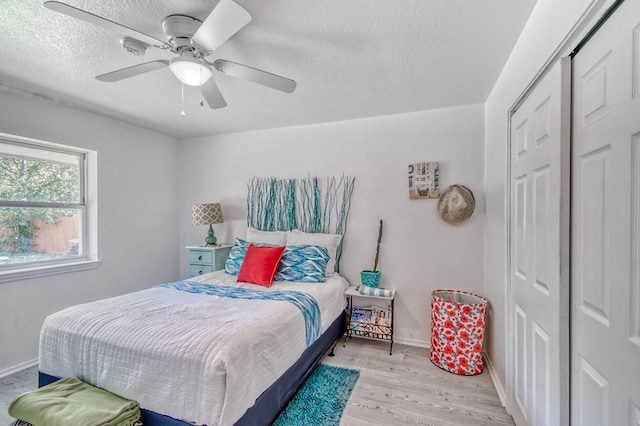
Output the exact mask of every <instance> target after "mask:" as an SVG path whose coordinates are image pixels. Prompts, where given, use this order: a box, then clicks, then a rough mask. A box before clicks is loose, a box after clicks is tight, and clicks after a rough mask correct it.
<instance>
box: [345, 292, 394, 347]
mask: <svg viewBox="0 0 640 426" xmlns="http://www.w3.org/2000/svg"><path fill="white" fill-rule="evenodd" d="M359 290H360V286H359V285H358V286H356V285H352V286H351V287H349V288H348V289H347V291H345V293H344V294H345V296H346V298H347V332H346V335H345V337H344V346H346V345H347V339H348V338H349V337H361V338H363V339H371V340H380V341H383V342H389V344H390V345H389V355H391V353H392V351H393V301H394V299H395V297H396V292H395V290H394V291H393V293H392V294H391V296H389V297H384V296H370V295H368V294H360V291H359ZM354 297H357V298H362V300H361V303H371V305H365V306H361V305H359V306H357V307H356V306H353V298H354ZM363 301H364V302H363Z"/></svg>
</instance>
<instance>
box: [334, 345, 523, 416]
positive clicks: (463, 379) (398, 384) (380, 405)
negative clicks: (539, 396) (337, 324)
mask: <svg viewBox="0 0 640 426" xmlns="http://www.w3.org/2000/svg"><path fill="white" fill-rule="evenodd" d="M335 353H336V356H335V357H333V358H331V357H326V358H325V359H324V360H323V362H324V363H327V364H331V365H336V366H340V367H347V368H355V369H356V370H359V371H360V378H359V379H358V383H357V384H356V387H355V389H354V390H353V393H352V394H351V398H349V403H348V404H347V408H346V409H345V411H344V414H343V416H342V421H341V422H340V425H341V426H359V425H363V426H364V425H387V426H388V425H434V426H436V425H437V426H448V425H474V426H475V425H477V426H481V425H513V424H514V423H513V420H512V418H511V416H510V415H509V414H507V411H506V410H505V409H504V407H502V404H500V399H499V398H498V394H497V393H496V389H495V387H494V385H493V382H492V381H491V376H490V375H489V372H488V371H486V370H485V372H483V373H482V374H479V375H477V376H459V375H457V374H452V373H449V372H447V371H444V370H441V369H440V368H438V367H436V366H435V365H433V363H431V361H430V360H429V350H428V349H426V348H417V347H413V346H404V345H394V347H393V355H391V356H390V355H389V345H388V344H386V343H382V342H373V341H370V340H363V339H351V340H349V341H348V342H347V346H346V347H343V346H342V344H339V345H338V346H337V347H336V351H335Z"/></svg>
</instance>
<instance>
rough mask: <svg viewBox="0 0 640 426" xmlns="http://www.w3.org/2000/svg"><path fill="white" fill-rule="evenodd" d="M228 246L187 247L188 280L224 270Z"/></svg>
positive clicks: (229, 247) (229, 249)
mask: <svg viewBox="0 0 640 426" xmlns="http://www.w3.org/2000/svg"><path fill="white" fill-rule="evenodd" d="M231 247H232V246H230V245H220V246H188V247H187V250H188V251H189V278H193V277H197V276H198V275H202V274H207V273H209V272H213V271H218V270H220V269H224V264H225V262H226V261H227V257H228V256H229V252H230V251H231Z"/></svg>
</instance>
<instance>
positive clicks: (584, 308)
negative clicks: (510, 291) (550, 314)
mask: <svg viewBox="0 0 640 426" xmlns="http://www.w3.org/2000/svg"><path fill="white" fill-rule="evenodd" d="M573 66H574V68H573V79H574V112H573V132H574V134H573V154H572V155H573V171H572V177H573V213H572V216H573V225H572V230H573V238H572V260H573V262H572V265H573V266H572V281H573V284H572V311H571V315H572V325H571V327H572V329H571V331H572V348H571V359H572V376H571V380H572V387H571V389H572V393H571V395H572V396H571V419H572V424H574V425H580V426H588V425H597V426H606V425H611V426H618V425H638V424H640V0H627V1H626V2H624V3H623V4H622V5H621V6H620V8H619V9H618V10H617V11H616V12H615V13H614V14H613V15H612V16H611V18H609V20H608V21H607V22H606V23H605V24H604V25H603V27H602V28H600V30H599V31H598V32H597V33H596V34H595V35H594V37H593V38H592V39H591V40H589V41H588V42H587V43H586V45H585V46H584V47H583V48H582V50H580V51H579V52H578V53H577V55H576V56H575V57H574V63H573Z"/></svg>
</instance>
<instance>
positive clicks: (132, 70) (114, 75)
mask: <svg viewBox="0 0 640 426" xmlns="http://www.w3.org/2000/svg"><path fill="white" fill-rule="evenodd" d="M167 66H169V61H163V60H158V61H151V62H145V63H143V64H138V65H134V66H132V67H127V68H122V69H119V70H117V71H111V72H108V73H106V74H101V75H99V76H97V77H96V80H100V81H105V82H107V83H113V82H114V81H120V80H124V79H125V78H129V77H133V76H136V75H138V74H143V73H145V72H149V71H155V70H159V69H160V68H165V67H167Z"/></svg>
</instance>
